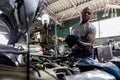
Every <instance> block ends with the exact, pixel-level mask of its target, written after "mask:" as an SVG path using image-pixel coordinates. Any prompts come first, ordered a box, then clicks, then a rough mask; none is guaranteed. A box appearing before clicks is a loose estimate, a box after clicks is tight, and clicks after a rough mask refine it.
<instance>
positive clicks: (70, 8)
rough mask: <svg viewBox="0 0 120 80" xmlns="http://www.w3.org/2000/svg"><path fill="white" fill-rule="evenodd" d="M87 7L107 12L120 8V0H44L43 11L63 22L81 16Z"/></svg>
mask: <svg viewBox="0 0 120 80" xmlns="http://www.w3.org/2000/svg"><path fill="white" fill-rule="evenodd" d="M85 7H90V8H91V9H92V10H93V11H95V12H97V11H100V10H104V12H105V13H107V12H109V10H110V9H112V11H113V9H115V10H116V9H120V0H44V8H43V10H42V13H48V14H49V15H50V17H51V19H53V20H54V21H56V22H58V23H61V22H62V21H66V20H70V19H73V18H76V17H79V15H80V13H81V10H82V9H83V8H85ZM40 23H41V22H40V21H36V23H34V24H33V25H34V26H37V27H39V26H40V25H41V24H40Z"/></svg>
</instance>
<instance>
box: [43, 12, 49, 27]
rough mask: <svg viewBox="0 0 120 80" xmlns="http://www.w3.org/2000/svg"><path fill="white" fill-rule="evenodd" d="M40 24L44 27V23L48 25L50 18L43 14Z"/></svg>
mask: <svg viewBox="0 0 120 80" xmlns="http://www.w3.org/2000/svg"><path fill="white" fill-rule="evenodd" d="M41 19H42V24H43V25H44V24H45V23H47V24H49V23H50V17H49V15H48V14H43V15H42V17H41Z"/></svg>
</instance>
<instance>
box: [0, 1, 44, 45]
mask: <svg viewBox="0 0 120 80" xmlns="http://www.w3.org/2000/svg"><path fill="white" fill-rule="evenodd" d="M42 4H43V0H0V34H4V35H5V37H6V38H7V39H8V44H15V43H16V42H18V40H19V38H20V37H21V35H23V34H24V33H25V32H26V30H27V26H28V25H30V24H31V22H32V21H33V20H34V19H35V17H36V16H37V15H38V14H39V13H40V12H41V9H42V6H43V5H42Z"/></svg>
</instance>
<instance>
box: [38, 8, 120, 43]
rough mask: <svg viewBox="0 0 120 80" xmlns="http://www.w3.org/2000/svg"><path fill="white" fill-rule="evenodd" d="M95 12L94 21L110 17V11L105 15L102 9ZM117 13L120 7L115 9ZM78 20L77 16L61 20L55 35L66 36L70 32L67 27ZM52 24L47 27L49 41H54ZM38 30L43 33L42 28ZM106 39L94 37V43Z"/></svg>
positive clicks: (118, 13) (119, 12) (105, 39)
mask: <svg viewBox="0 0 120 80" xmlns="http://www.w3.org/2000/svg"><path fill="white" fill-rule="evenodd" d="M96 14H97V16H96V20H94V21H98V20H102V19H106V18H110V17H111V11H110V12H109V15H108V16H106V17H103V14H104V11H99V12H97V13H96ZM117 15H118V16H120V9H117ZM78 22H79V17H78V18H75V19H72V20H68V21H65V22H63V23H62V26H60V25H57V35H58V36H59V37H66V36H67V35H68V34H69V33H70V31H69V27H71V26H73V25H74V24H76V23H78ZM54 26H55V25H54V24H53V25H51V28H50V29H49V34H50V37H49V42H50V43H51V42H54V40H52V36H53V35H54ZM40 32H41V33H42V34H45V33H44V30H43V29H42V30H40ZM115 39H116V38H115ZM106 41H107V38H99V39H96V43H97V44H98V43H99V44H104V43H105V42H106Z"/></svg>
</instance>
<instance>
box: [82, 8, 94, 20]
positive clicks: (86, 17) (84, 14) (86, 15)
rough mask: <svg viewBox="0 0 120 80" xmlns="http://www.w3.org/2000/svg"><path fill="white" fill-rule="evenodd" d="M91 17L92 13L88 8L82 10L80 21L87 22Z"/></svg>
mask: <svg viewBox="0 0 120 80" xmlns="http://www.w3.org/2000/svg"><path fill="white" fill-rule="evenodd" d="M91 16H92V11H91V10H90V9H89V8H87V9H84V10H83V11H82V20H83V22H87V21H89V20H90V18H91Z"/></svg>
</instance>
